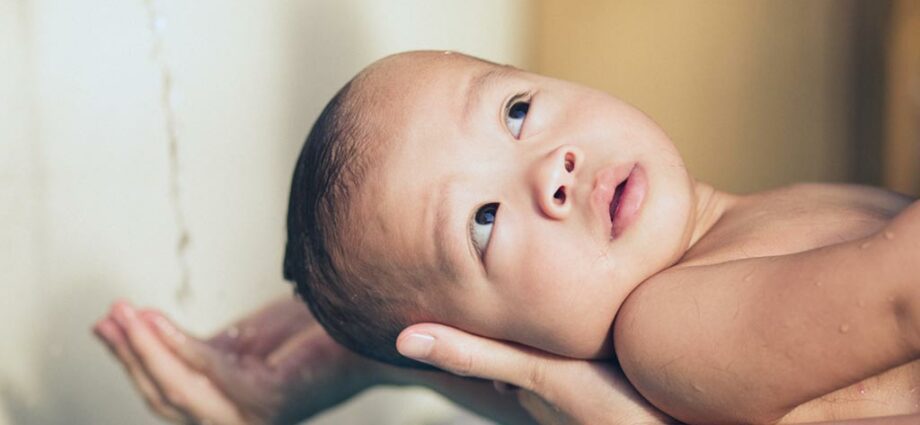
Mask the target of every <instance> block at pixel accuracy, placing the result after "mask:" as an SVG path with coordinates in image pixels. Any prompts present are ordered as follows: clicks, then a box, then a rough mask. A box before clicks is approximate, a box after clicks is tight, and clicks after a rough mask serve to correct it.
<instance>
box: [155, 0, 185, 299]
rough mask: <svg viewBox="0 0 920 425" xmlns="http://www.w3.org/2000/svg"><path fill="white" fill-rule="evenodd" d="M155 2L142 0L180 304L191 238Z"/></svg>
mask: <svg viewBox="0 0 920 425" xmlns="http://www.w3.org/2000/svg"><path fill="white" fill-rule="evenodd" d="M159 3H160V2H159V1H157V0H144V6H145V7H146V9H147V20H148V25H149V27H150V33H151V36H152V38H153V40H152V41H153V47H152V51H151V56H152V59H153V61H154V63H155V64H156V65H157V67H158V68H159V71H160V107H161V109H162V110H163V116H164V121H165V122H164V124H165V126H166V142H167V147H168V153H169V200H170V207H171V208H172V212H173V218H174V220H175V223H176V234H177V237H176V262H177V263H178V267H179V284H178V286H177V288H176V292H175V298H176V301H178V302H180V303H182V302H184V301H186V300H188V299H189V297H191V295H192V285H191V273H190V267H189V261H188V248H189V244H190V243H191V240H192V238H191V234H190V232H189V228H188V224H187V222H186V219H185V211H184V208H183V204H182V196H181V195H182V186H181V184H180V183H181V181H180V177H181V176H180V172H179V171H180V167H179V166H180V163H179V133H178V131H177V127H176V111H175V107H174V103H175V92H174V87H173V75H172V71H171V70H170V68H169V64H168V63H167V61H166V58H165V56H164V53H163V37H162V33H163V29H164V28H165V26H166V20H165V18H163V16H162V14H161V13H160V11H159V7H158V6H159Z"/></svg>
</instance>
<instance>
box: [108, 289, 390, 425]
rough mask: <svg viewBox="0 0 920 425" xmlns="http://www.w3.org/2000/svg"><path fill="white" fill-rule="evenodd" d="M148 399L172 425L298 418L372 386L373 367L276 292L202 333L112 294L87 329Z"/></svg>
mask: <svg viewBox="0 0 920 425" xmlns="http://www.w3.org/2000/svg"><path fill="white" fill-rule="evenodd" d="M93 331H94V333H95V334H96V335H97V336H98V337H99V338H100V339H101V340H102V341H103V342H104V343H105V344H106V345H107V346H108V348H109V349H110V351H111V352H112V353H113V354H114V355H115V356H116V357H117V359H118V360H119V361H120V362H121V363H122V364H123V365H124V367H125V369H126V372H127V374H128V375H129V376H130V377H131V379H132V381H133V382H134V384H135V386H136V387H137V389H138V391H139V392H140V393H141V394H142V395H143V397H144V399H145V401H146V402H147V404H148V406H150V408H151V409H152V410H153V411H154V412H156V413H157V414H159V415H160V416H162V417H163V418H165V419H167V420H169V421H172V422H175V423H187V424H191V423H196V424H197V423H202V424H204V423H207V424H214V425H223V424H227V425H236V424H269V423H272V424H274V423H296V422H298V421H300V420H303V419H304V418H307V417H309V416H311V415H313V414H315V413H317V412H319V411H321V410H323V409H325V408H327V407H330V406H332V405H335V404H338V403H340V402H341V401H343V400H345V399H347V398H349V397H351V396H353V395H355V394H357V393H358V392H360V391H361V390H363V389H365V388H368V387H370V386H372V385H374V384H376V383H377V382H376V380H377V379H378V374H377V370H378V368H379V365H378V364H377V363H375V362H372V361H370V360H367V359H364V358H362V357H359V356H358V355H356V354H353V353H352V352H350V351H348V350H346V349H345V348H343V347H341V346H340V345H338V344H337V343H335V342H334V341H333V340H332V339H331V338H330V337H329V336H328V335H327V334H326V333H325V331H324V330H323V329H322V327H320V326H319V325H318V324H317V323H316V322H315V321H314V320H313V318H312V316H311V315H310V313H309V311H308V310H307V309H306V306H305V305H304V304H303V303H300V302H298V301H297V300H293V299H286V300H281V301H278V302H275V303H272V304H269V305H267V306H265V307H263V308H262V309H261V310H259V311H257V312H255V313H254V314H252V315H251V316H249V317H247V318H245V319H243V320H241V321H239V322H237V323H236V324H234V325H231V326H229V327H227V328H225V329H224V330H222V331H221V332H220V333H218V334H217V335H216V336H214V337H212V338H210V339H207V340H200V339H197V338H194V337H192V336H190V335H188V334H187V333H185V332H183V331H181V330H179V329H178V328H177V327H176V326H175V325H173V324H172V323H171V322H170V321H169V320H168V319H167V318H166V317H165V316H164V315H163V314H162V313H159V312H157V311H155V310H150V309H145V310H137V309H134V308H133V307H131V306H130V305H129V304H128V303H126V302H116V303H115V304H114V305H113V306H112V310H111V311H110V313H109V314H108V315H107V316H106V317H104V318H102V319H101V320H99V321H98V322H97V323H96V325H95V326H94V327H93Z"/></svg>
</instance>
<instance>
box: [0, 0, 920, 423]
mask: <svg viewBox="0 0 920 425" xmlns="http://www.w3.org/2000/svg"><path fill="white" fill-rule="evenodd" d="M410 49H451V50H458V51H462V52H466V53H470V54H473V55H477V56H481V57H484V58H486V59H490V60H492V61H496V62H501V63H510V64H513V65H516V66H519V67H522V68H525V69H529V70H532V71H536V72H539V73H544V74H548V75H551V76H554V77H558V78H563V79H569V80H573V81H577V82H580V83H583V84H587V85H590V86H593V87H596V88H599V89H602V90H605V91H608V92H610V93H613V94H614V95H617V96H619V97H621V98H623V99H625V100H626V101H628V102H630V103H633V104H634V105H636V106H638V107H639V108H640V109H642V110H644V111H645V112H647V113H648V114H649V115H651V116H652V117H653V118H654V119H655V120H657V121H658V122H659V123H660V124H661V125H662V127H664V129H665V130H666V131H667V132H668V133H669V134H670V136H671V137H672V139H673V140H674V142H675V143H676V144H677V146H678V148H679V149H680V151H681V152H682V153H683V155H684V157H685V160H686V162H687V164H688V166H689V168H690V170H691V172H692V173H693V174H694V175H695V176H696V177H698V178H699V179H701V180H703V181H706V182H709V183H712V184H714V185H715V186H716V187H719V188H723V189H726V190H730V191H737V192H748V191H754V190H759V189H765V188H770V187H775V186H778V185H783V184H788V183H792V182H798V181H835V182H859V183H866V184H872V185H878V186H884V187H888V188H890V189H893V190H898V191H901V192H904V193H909V194H912V195H914V196H916V195H918V194H920V1H916V0H890V1H869V0H866V1H855V0H836V1H830V0H811V1H766V0H757V1H745V2H739V1H732V0H724V1H722V0H715V1H707V2H686V1H680V0H669V1H651V2H650V1H578V2H570V1H564V0H533V1H527V0H475V1H474V0H451V1H448V0H442V1H438V2H432V1H425V0H400V1H386V2H383V1H375V0H364V1H361V0H327V1H319V0H310V1H306V0H301V1H293V0H290V1H274V2H261V1H238V2H226V1H216V0H201V1H195V2H184V1H179V0H148V1H144V0H137V1H119V2H112V1H102V0H83V1H79V2H72V1H62V0H57V1H55V0H0V58H3V63H4V65H3V66H2V67H0V338H2V341H3V342H2V344H0V347H2V349H0V424H63V423H67V424H122V423H132V424H154V423H159V421H158V420H156V419H155V418H154V417H152V416H151V415H150V414H149V413H147V411H146V409H145V407H144V405H143V402H142V401H141V399H140V397H138V396H137V395H136V394H135V393H134V391H133V389H132V387H131V385H130V383H129V382H128V380H127V379H126V377H125V376H124V375H123V374H122V371H121V369H120V368H119V366H118V365H117V364H116V363H115V362H114V361H113V360H112V359H111V358H110V357H109V355H108V353H107V352H106V351H105V350H104V348H103V347H102V345H100V344H98V343H97V342H96V341H95V340H94V339H93V338H92V336H91V334H90V331H89V328H90V326H91V324H92V323H93V322H94V321H95V320H96V319H97V318H98V317H100V316H101V315H102V314H104V313H105V312H106V310H107V308H108V305H109V304H110V302H111V301H112V300H113V299H115V298H117V297H126V298H129V299H131V300H134V301H136V302H137V303H139V304H143V305H151V306H155V307H158V308H161V309H163V310H165V311H166V312H167V313H168V314H171V315H172V316H173V317H175V318H176V319H177V320H178V321H179V322H180V323H181V324H183V325H184V326H186V327H187V328H189V329H191V330H192V331H195V332H197V333H199V334H207V333H209V332H212V331H214V330H216V329H218V328H219V327H220V326H221V325H223V324H225V323H227V322H229V321H230V320H232V319H234V318H236V317H239V316H240V315H241V314H243V313H244V312H246V311H248V310H251V309H253V308H255V307H257V306H258V305H260V304H261V303H263V302H265V301H267V300H269V299H271V298H273V297H276V296H279V295H282V294H289V293H290V291H291V289H290V287H289V286H288V285H286V284H285V283H284V282H283V280H282V278H281V258H282V253H283V246H284V245H283V242H284V237H283V234H284V217H285V208H286V203H287V193H288V185H289V179H290V175H291V172H292V169H293V165H294V160H295V156H296V154H297V152H298V151H299V149H300V146H301V143H302V141H303V139H304V137H305V135H306V133H307V131H308V130H309V128H310V126H311V124H312V122H313V120H314V119H315V117H316V116H317V115H318V114H319V111H320V110H321V108H322V106H323V105H324V104H325V102H326V101H327V100H328V99H329V98H330V97H331V96H332V95H333V94H334V92H335V91H336V90H337V89H338V88H339V87H340V86H341V85H342V84H344V83H345V82H346V81H347V80H348V79H349V78H350V77H351V76H353V75H354V74H355V73H356V72H357V71H358V70H360V69H361V68H363V67H364V66H365V65H367V64H368V63H370V62H372V61H373V60H375V59H378V58H380V57H382V56H384V55H387V54H390V53H394V52H398V51H403V50H410ZM311 423H312V424H344V423H348V424H427V425H434V424H472V423H482V422H481V421H478V420H476V419H475V418H472V417H471V416H470V415H467V414H464V413H462V412H459V411H457V410H456V409H454V408H453V407H451V405H450V404H449V403H447V402H445V401H443V400H441V399H439V398H438V397H436V396H434V395H432V394H430V393H427V392H425V391H423V390H413V389H409V390H395V389H380V390H373V391H370V392H368V393H365V394H364V395H362V396H361V397H359V398H358V399H357V400H356V401H354V402H352V403H350V404H348V405H345V406H343V407H341V408H339V409H336V410H334V411H332V412H330V413H328V414H326V415H323V416H322V417H320V418H318V419H316V420H315V421H314V422H311Z"/></svg>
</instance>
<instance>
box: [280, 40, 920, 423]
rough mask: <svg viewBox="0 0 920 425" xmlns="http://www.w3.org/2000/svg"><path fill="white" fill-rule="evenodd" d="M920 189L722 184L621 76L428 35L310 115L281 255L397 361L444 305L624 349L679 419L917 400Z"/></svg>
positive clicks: (294, 274) (910, 407)
mask: <svg viewBox="0 0 920 425" xmlns="http://www.w3.org/2000/svg"><path fill="white" fill-rule="evenodd" d="M911 202H912V201H911V200H910V199H908V198H906V197H904V196H900V195H897V194H893V193H890V192H886V191H882V190H878V189H872V188H867V187H860V186H842V185H815V184H809V185H797V186H792V187H788V188H782V189H777V190H773V191H768V192H763V193H757V194H752V195H745V196H736V195H731V194H727V193H723V192H719V191H717V190H715V189H713V188H711V187H709V186H707V185H705V184H702V183H699V182H696V181H694V180H693V179H692V178H691V177H690V176H689V175H688V174H687V170H686V168H685V166H684V164H683V162H682V160H681V158H680V155H679V154H678V152H677V150H676V149H675V147H674V146H673V144H672V143H671V141H670V140H669V139H668V137H667V136H666V135H665V133H664V132H663V131H662V130H661V129H660V128H659V127H658V126H657V125H656V124H655V123H654V122H652V121H651V120H650V119H649V118H648V117H647V116H645V115H644V114H642V113H641V112H640V111H638V110H636V109H635V108H633V107H631V106H630V105H627V104H625V103H623V102H622V101H620V100H618V99H616V98H614V97H611V96H609V95H607V94H604V93H601V92H598V91H595V90H592V89H589V88H585V87H581V86H578V85H575V84H572V83H568V82H564V81H559V80H555V79H551V78H547V77H543V76H539V75H534V74H531V73H527V72H524V71H521V70H519V69H515V68H512V67H508V66H500V65H496V64H492V63H489V62H486V61H482V60H479V59H476V58H472V57H468V56H464V55H460V54H450V53H449V52H411V53H404V54H399V55H395V56H391V57H388V58H385V59H383V60H380V61H378V62H376V63H374V64H373V65H371V66H369V67H368V68H367V69H365V70H364V71H362V72H361V73H359V74H358V75H357V76H356V77H355V78H354V79H353V80H352V81H350V82H349V83H348V84H346V86H345V87H343V88H342V89H341V90H340V91H339V93H338V94H336V96H335V97H334V98H333V99H332V100H331V101H330V102H329V104H328V105H327V106H326V108H325V109H324V110H323V112H322V114H321V115H320V117H319V118H318V119H317V121H316V123H315V124H314V126H313V129H312V130H311V132H310V135H309V136H308V138H307V141H306V144H305V146H304V149H303V151H302V153H301V155H300V158H299V160H298V163H297V168H296V170H295V173H294V178H293V183H292V189H291V197H290V207H289V210H288V245H287V252H286V257H285V274H286V276H287V277H288V278H289V279H291V280H294V281H296V282H297V290H298V292H299V293H300V294H301V295H302V297H303V298H304V300H305V301H306V302H307V303H308V305H309V306H310V308H311V310H312V312H313V313H314V315H315V316H316V318H317V320H318V321H319V322H320V323H322V325H323V326H324V327H325V328H326V329H327V331H328V332H329V334H330V335H331V336H332V337H333V338H335V339H336V340H337V341H339V342H340V343H342V344H343V345H345V346H347V347H349V348H351V349H353V350H355V351H357V352H359V353H362V354H365V355H367V356H370V357H373V358H376V359H379V360H382V361H385V362H390V363H395V364H400V365H413V363H412V362H411V361H409V360H407V359H405V358H404V357H401V356H400V355H399V354H398V353H397V352H396V350H395V340H396V337H397V335H398V334H399V332H400V331H401V330H402V329H404V328H405V327H406V326H408V325H410V324H413V323H419V322H439V323H444V324H448V325H451V326H455V327H457V328H460V329H463V330H466V331H469V332H473V333H476V334H480V335H483V336H487V337H491V338H496V339H502V340H508V341H514V342H518V343H521V344H525V345H528V346H532V347H536V348H539V349H541V350H545V351H549V352H552V353H556V354H559V355H563V356H569V357H575V358H583V359H603V358H613V357H614V352H616V359H617V360H618V361H619V363H620V365H621V367H622V368H623V371H624V373H625V374H626V375H627V377H628V378H629V380H630V382H631V383H632V384H633V385H634V386H635V387H636V388H637V389H638V390H639V391H640V393H641V394H642V395H643V396H644V397H645V398H646V399H648V400H649V401H650V402H651V403H652V404H654V405H655V406H657V407H658V408H660V409H661V410H663V411H664V412H666V413H668V414H669V415H671V416H673V417H675V418H677V419H680V420H682V421H686V422H692V423H730V422H760V423H769V422H777V421H783V422H795V421H802V420H812V419H826V418H846V417H867V416H881V415H893V414H902V413H912V412H917V411H920V408H918V403H920V391H915V388H916V387H918V386H920V361H918V359H920V288H918V285H920V278H918V277H920V242H918V241H920V204H917V203H913V204H912V203H911ZM614 319H616V320H614ZM614 348H615V350H614Z"/></svg>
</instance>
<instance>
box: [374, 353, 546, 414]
mask: <svg viewBox="0 0 920 425" xmlns="http://www.w3.org/2000/svg"><path fill="white" fill-rule="evenodd" d="M382 367H383V368H385V369H384V372H383V376H384V377H385V379H384V382H386V383H389V384H393V385H418V386H423V387H426V388H429V389H431V390H433V391H435V392H438V393H439V394H441V395H443V396H444V397H447V398H448V399H450V400H451V401H453V402H454V403H457V404H458V405H460V406H463V407H465V408H467V409H469V410H470V411H472V412H474V413H476V414H478V415H481V416H483V417H485V418H488V419H491V420H493V421H495V422H497V423H500V424H506V425H534V424H536V423H537V422H536V421H534V420H533V419H532V418H531V417H530V415H529V414H528V413H527V411H526V410H524V408H523V407H521V405H520V404H519V403H518V402H517V398H516V397H515V396H514V395H513V394H508V395H503V394H499V393H498V391H496V390H495V388H494V386H493V384H492V382H491V381H486V380H482V379H474V378H462V377H459V376H455V375H451V374H448V373H446V372H440V371H423V370H414V369H405V368H398V367H395V366H382Z"/></svg>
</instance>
